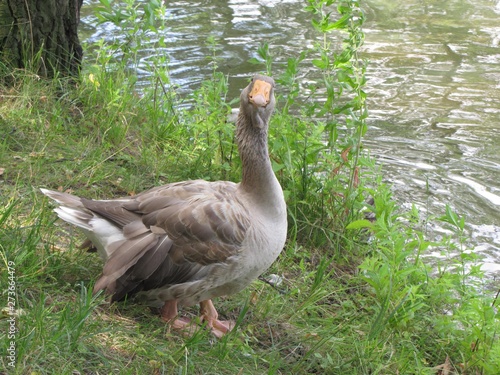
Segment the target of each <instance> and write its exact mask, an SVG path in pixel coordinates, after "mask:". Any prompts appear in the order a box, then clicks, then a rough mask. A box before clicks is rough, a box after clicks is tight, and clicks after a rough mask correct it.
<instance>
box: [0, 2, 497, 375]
mask: <svg viewBox="0 0 500 375" xmlns="http://www.w3.org/2000/svg"><path fill="white" fill-rule="evenodd" d="M129 3H130V4H133V2H129ZM152 3H153V2H152ZM322 3H323V2H321V1H320V2H311V6H310V8H309V9H308V10H309V11H310V12H311V18H312V19H314V20H315V22H314V23H313V25H315V28H316V30H317V32H318V35H319V36H323V35H329V33H332V32H333V33H339V35H343V37H344V46H343V50H340V51H336V50H335V51H334V50H332V49H331V47H330V46H329V45H328V44H327V43H326V42H325V41H326V40H327V38H319V40H322V41H321V42H320V43H319V44H318V45H317V46H316V47H315V48H314V49H312V50H311V51H308V52H307V55H306V54H304V55H302V56H298V57H295V58H291V59H290V60H289V62H288V65H287V67H286V68H285V69H283V71H279V72H273V75H274V76H275V78H276V79H277V81H278V88H277V92H278V94H279V98H278V109H277V111H276V113H275V115H274V117H273V121H272V124H271V129H270V153H271V158H272V161H273V167H274V169H275V171H276V174H277V176H278V178H279V180H280V182H281V183H282V186H283V188H284V190H285V194H286V197H287V204H288V210H289V222H290V227H289V239H288V241H287V244H286V247H285V249H284V250H283V253H282V255H281V256H280V258H279V260H278V261H277V262H276V263H275V264H274V265H273V266H272V268H271V269H270V270H269V271H268V272H267V273H266V274H265V275H263V278H264V279H266V278H269V276H270V275H272V274H275V275H279V276H280V277H281V278H282V280H283V282H282V283H281V284H280V285H279V286H274V287H273V286H271V285H269V284H268V283H266V282H265V281H264V280H257V281H255V282H254V283H253V284H252V285H251V287H249V288H247V289H246V290H245V291H243V292H241V293H239V294H238V295H235V296H231V297H228V298H224V299H219V300H218V301H217V302H216V303H217V307H218V310H219V312H220V314H221V315H222V316H223V318H230V319H234V320H237V321H238V326H237V328H236V329H235V330H234V331H233V332H231V333H230V334H229V335H227V336H225V337H224V338H222V339H220V340H216V339H214V338H213V337H212V336H210V334H209V333H208V332H207V331H205V330H201V331H200V332H198V333H197V334H195V335H193V336H192V337H189V338H186V337H182V336H181V335H179V334H178V333H176V332H170V331H169V330H168V327H166V326H165V324H164V322H162V321H161V319H160V318H159V316H158V315H157V314H155V313H154V312H152V311H150V310H149V309H148V308H146V307H143V306H137V305H132V304H127V303H117V304H109V303H108V302H107V301H106V299H105V298H104V297H103V296H102V295H97V296H93V295H92V293H91V291H92V287H93V283H94V282H95V280H96V278H97V277H98V275H99V273H100V270H101V267H102V263H101V261H100V259H99V258H98V257H97V255H95V254H91V253H86V252H84V251H82V250H80V249H79V248H78V246H79V244H80V243H81V241H82V240H83V236H82V235H81V233H79V232H78V231H77V230H76V229H75V228H73V227H70V226H69V225H66V224H64V223H62V222H61V221H59V220H56V215H55V214H54V213H53V212H52V206H50V204H49V202H48V201H47V200H46V199H45V198H43V197H42V195H41V194H40V192H39V190H38V189H39V188H40V187H47V188H51V189H59V190H62V191H71V192H74V193H75V194H77V195H80V196H85V197H88V198H106V197H114V196H120V195H129V194H133V193H136V192H140V191H142V190H144V189H147V188H150V187H153V186H156V185H159V184H164V183H168V182H173V181H179V180H185V179H195V178H204V179H209V180H218V179H227V180H233V181H238V180H239V176H240V162H239V158H238V155H237V151H236V147H235V145H234V140H233V129H234V125H233V124H232V123H231V122H229V121H228V120H227V118H228V115H229V113H230V109H231V107H232V106H233V107H234V106H235V104H234V103H233V102H231V100H233V99H234V98H228V97H227V86H228V82H227V79H228V78H227V77H226V76H224V75H223V74H221V73H219V71H218V69H217V66H216V63H217V58H216V57H217V54H216V44H215V43H214V42H213V41H211V43H212V46H213V48H214V51H215V52H214V58H213V61H212V63H213V66H214V73H213V76H212V77H211V78H210V79H207V80H206V81H205V82H203V83H201V84H200V87H199V89H198V90H197V91H196V92H194V93H193V94H192V95H191V96H190V97H189V98H188V99H189V101H190V102H191V103H193V105H192V107H191V108H185V107H180V106H179V105H178V104H179V100H180V99H179V98H178V96H177V94H176V92H175V88H174V87H173V85H171V84H170V81H169V77H168V65H166V64H165V63H164V61H157V62H156V63H157V65H156V66H155V67H154V69H152V71H151V84H150V86H149V87H147V88H145V89H144V90H143V91H141V92H137V91H136V90H135V85H134V82H135V81H136V77H134V73H133V72H130V71H129V70H127V69H126V68H125V64H127V61H126V59H123V61H124V62H125V63H124V65H121V66H120V64H118V65H117V63H116V61H114V60H113V57H112V56H113V52H116V51H117V50H118V49H120V53H123V54H124V56H129V58H130V59H133V56H135V55H136V52H137V51H133V50H125V49H124V46H123V45H116V46H113V45H111V46H104V45H100V49H98V50H96V51H97V52H94V53H92V52H91V51H92V50H93V48H94V47H96V46H89V47H88V55H90V56H92V57H91V58H90V57H89V58H88V60H87V62H86V65H85V66H84V67H83V70H82V74H81V77H80V80H79V81H78V83H77V84H76V86H75V85H73V84H70V83H68V82H67V81H66V80H65V79H54V80H52V81H46V80H44V79H41V78H40V77H38V76H36V75H34V74H31V73H29V72H24V71H11V70H8V69H4V70H2V74H3V75H4V76H5V75H8V76H9V78H10V79H9V81H10V82H12V83H13V84H12V85H10V86H1V87H0V267H1V269H2V272H1V276H0V277H1V279H0V283H1V288H0V291H1V293H2V300H1V301H2V304H1V307H2V308H5V309H4V310H2V311H3V313H2V319H0V332H1V333H2V342H1V346H0V348H1V352H0V356H1V357H0V372H2V371H6V372H7V373H13V374H54V373H58V374H98V373H99V374H104V373H105V374H109V373H116V374H316V373H317V374H446V373H448V374H450V373H456V374H497V373H498V368H500V344H499V343H498V340H497V332H498V330H499V329H500V321H499V316H498V311H497V304H498V301H497V300H496V297H495V292H494V291H491V290H489V289H488V288H487V287H486V286H485V285H486V284H487V280H486V278H485V277H484V276H483V274H482V272H481V269H480V267H479V265H478V259H476V258H475V256H474V254H473V252H471V251H470V250H471V249H470V248H469V247H468V245H467V243H468V234H467V233H466V232H465V231H464V219H463V217H461V216H460V215H458V214H456V213H454V212H453V211H452V210H451V209H447V210H446V211H445V212H443V213H442V216H440V217H435V218H433V217H423V218H422V217H420V214H419V213H418V212H417V210H416V209H413V210H410V211H402V210H401V209H400V208H399V207H398V206H397V205H396V204H395V202H394V200H393V197H392V195H391V192H390V187H387V186H385V185H384V184H382V183H381V180H382V177H381V172H380V171H378V170H377V169H376V168H375V167H374V162H373V160H371V159H370V157H369V155H368V153H367V152H366V151H364V150H363V147H362V136H363V135H364V132H365V131H366V122H365V120H366V116H367V109H366V108H365V103H364V98H365V94H364V92H363V86H364V68H365V66H364V63H363V61H362V60H361V59H360V58H359V56H358V49H359V47H360V45H361V44H362V32H361V26H362V21H363V19H362V17H361V15H360V13H358V10H357V7H356V4H355V2H346V4H349V5H350V8H346V9H340V11H341V14H339V15H337V16H333V15H332V16H331V17H332V19H329V18H328V17H329V16H328V15H327V12H324V11H323V10H324V9H323V8H321V6H322ZM130 6H132V5H130ZM131 9H132V10H133V11H134V12H140V11H141V10H140V9H139V8H133V7H132V8H131ZM111 11H113V10H112V9H109V12H111ZM146 11H147V12H153V13H155V14H157V15H161V8H160V7H157V8H155V7H153V8H151V9H149V10H146ZM131 12H132V11H130V12H129V13H127V14H131V15H130V20H131V22H132V20H134V19H135V18H134V14H133V13H131ZM342 12H344V13H342ZM102 17H103V19H106V13H105V9H103V11H102ZM108 18H109V17H108ZM342 20H343V21H342ZM155 25H156V26H155V27H156V28H159V27H160V26H158V25H157V24H155ZM143 27H145V28H147V27H148V25H147V24H146V25H144V26H143ZM129 30H130V33H131V34H130V37H131V38H141V37H144V35H145V34H146V33H142V32H141V30H140V29H135V30H134V29H133V28H131V29H129ZM159 43H161V40H160V42H159ZM135 45H140V44H138V43H136V44H135ZM127 53H128V55H127ZM259 55H260V57H261V59H260V60H259V61H256V62H258V63H260V64H261V65H257V66H256V71H257V70H264V71H266V70H268V71H269V70H271V68H272V50H270V49H269V48H268V47H267V46H266V45H263V46H262V48H261V49H260V50H259ZM304 63H309V64H311V65H313V66H315V67H316V69H318V71H319V72H321V73H322V75H323V77H324V80H323V82H322V83H321V84H322V85H323V86H322V87H314V88H312V87H308V88H307V90H308V95H307V97H308V100H304V99H303V97H302V94H303V93H302V91H303V89H304V86H305V84H304V83H303V82H301V81H300V78H298V77H300V66H301V64H304ZM126 72H128V73H126ZM316 92H318V95H315V93H316ZM319 93H321V95H320V94H319ZM324 93H326V95H327V97H326V101H325V100H324V95H325V94H324ZM322 95H323V96H322ZM180 108H185V109H180ZM370 197H371V198H372V199H373V201H374V204H369V203H367V202H366V201H367V199H368V198H370ZM367 213H371V214H373V215H372V216H371V217H375V218H374V219H372V220H367V219H366V217H367V215H366V214H367ZM433 220H440V221H442V222H444V223H446V224H447V225H448V227H449V233H450V235H449V237H448V238H443V239H440V240H439V241H437V240H435V239H431V238H429V237H427V235H426V232H427V230H426V227H427V225H429V223H431V222H432V221H433ZM430 250H432V251H437V252H440V253H441V254H442V255H443V256H442V258H441V260H438V261H437V263H434V264H433V265H432V267H431V266H429V265H428V264H426V262H425V261H424V259H425V257H424V255H425V254H426V253H427V252H429V251H430ZM457 254H458V256H457ZM452 255H453V256H452ZM191 312H192V313H193V314H195V313H196V310H190V309H185V310H184V311H183V313H184V314H187V315H189V314H190V313H191ZM4 333H5V335H4ZM12 348H13V349H12ZM12 350H13V351H14V352H15V355H14V357H15V358H14V359H13V361H11V358H10V357H11V355H10V354H11V353H12ZM11 363H12V364H14V366H11ZM3 369H5V370H3Z"/></svg>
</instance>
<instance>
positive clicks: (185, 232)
mask: <svg viewBox="0 0 500 375" xmlns="http://www.w3.org/2000/svg"><path fill="white" fill-rule="evenodd" d="M274 106H275V98H274V81H273V79H272V78H270V77H267V76H262V75H255V76H254V77H253V79H252V81H251V82H250V84H249V85H248V86H247V87H246V88H245V89H244V90H243V91H242V93H241V96H240V111H239V114H238V119H237V122H236V140H237V144H238V150H239V154H240V158H241V162H242V180H241V182H240V183H234V182H230V181H216V182H208V181H204V180H192V181H184V182H177V183H171V184H167V185H163V186H159V187H155V188H153V189H150V190H147V191H144V192H142V193H140V194H138V195H135V196H131V197H123V198H118V199H110V200H91V199H85V198H80V197H77V196H74V195H71V194H66V193H61V192H57V191H50V190H46V189H41V190H42V192H43V194H45V195H47V196H48V197H50V198H52V199H53V200H54V201H56V202H57V203H58V204H59V206H58V207H57V208H55V209H54V211H55V212H56V213H57V215H58V216H59V217H60V218H61V219H62V220H64V221H67V222H68V223H71V224H73V225H76V226H77V227H79V228H81V229H82V230H83V232H84V233H85V235H86V237H87V239H88V240H90V241H91V242H92V244H93V246H94V247H95V248H96V249H97V251H98V252H99V254H100V255H101V257H102V258H103V260H104V268H103V271H102V275H101V276H100V277H99V279H98V280H97V282H96V284H95V287H94V292H97V291H99V290H105V292H106V293H107V294H109V295H111V300H112V301H120V300H122V299H124V298H125V297H127V298H130V297H133V298H136V299H137V300H139V301H142V302H143V303H146V304H148V305H150V306H154V307H160V308H161V310H160V311H161V316H162V318H163V320H165V321H166V322H168V323H169V324H171V326H172V327H173V328H176V329H191V328H192V327H193V326H192V325H191V323H190V322H189V320H187V319H185V318H179V317H178V310H177V309H178V306H191V305H194V304H197V303H199V304H200V320H201V321H203V322H206V324H207V326H208V327H210V329H211V330H212V332H213V333H214V334H215V335H216V336H218V337H221V336H222V335H224V334H225V333H227V332H228V331H230V330H231V329H232V327H233V326H234V323H233V322H231V321H220V320H218V314H217V311H216V310H215V308H214V305H213V303H212V301H211V300H212V299H213V298H215V297H220V296H223V295H230V294H233V293H236V292H239V291H240V290H242V289H243V288H245V287H246V286H247V285H249V284H250V283H251V282H252V280H254V279H256V278H257V277H258V276H259V275H261V274H262V273H263V272H264V271H265V270H266V269H267V268H268V267H269V266H270V265H271V264H272V263H273V262H274V261H275V260H276V258H277V257H278V255H279V254H280V252H281V250H282V249H283V246H284V243H285V239H286V232H287V216H286V205H285V200H284V197H283V191H282V189H281V186H280V184H279V182H278V180H277V179H276V176H275V175H274V172H273V170H272V168H271V162H270V160H269V154H268V149H267V147H268V146H267V132H268V124H269V119H270V117H271V114H272V112H273V110H274Z"/></svg>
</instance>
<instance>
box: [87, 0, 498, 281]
mask: <svg viewBox="0 0 500 375" xmlns="http://www.w3.org/2000/svg"><path fill="white" fill-rule="evenodd" d="M167 4H168V5H167V6H168V13H167V15H168V29H167V31H166V40H167V47H166V49H165V53H166V54H167V55H168V57H169V59H170V64H169V66H170V68H171V76H172V78H173V80H174V82H175V83H176V84H178V85H179V86H180V87H181V88H182V89H181V93H182V92H189V91H191V90H193V89H194V88H196V87H198V86H199V82H200V81H201V80H203V79H205V78H207V77H209V76H210V74H211V69H212V68H211V67H210V66H209V65H208V64H207V58H206V57H207V56H210V55H211V51H210V48H209V47H208V46H207V44H206V38H207V36H208V35H213V36H214V37H215V39H216V40H217V42H218V46H219V47H220V50H219V53H218V55H219V57H220V58H221V61H220V64H219V70H220V71H223V72H224V73H227V74H229V75H230V76H231V79H230V93H229V95H230V97H236V96H238V95H239V90H240V88H241V87H243V86H244V85H245V82H246V81H245V79H246V78H247V77H248V76H250V75H252V74H253V73H254V72H255V71H258V70H262V69H263V66H257V67H256V66H254V65H251V64H249V63H248V60H249V59H250V58H252V57H256V51H257V48H258V46H259V45H260V44H261V43H262V42H264V41H266V42H268V43H269V45H270V48H271V52H272V53H273V55H274V56H275V57H274V62H273V72H274V74H275V75H278V74H279V73H280V72H281V71H283V70H284V66H285V64H286V60H287V59H288V58H289V57H295V56H297V55H298V53H299V52H300V51H303V50H305V49H306V48H307V47H308V46H311V44H312V43H313V42H314V40H315V38H317V35H315V33H314V32H313V30H312V28H311V27H310V18H309V15H308V14H307V13H305V12H304V11H303V10H302V8H303V6H304V5H305V4H304V2H303V1H298V0H281V1H280V0H260V1H259V0H253V1H251V0H247V1H244V0H226V1H216V0H214V1H167ZM95 5H96V1H93V0H92V1H91V0H89V1H88V2H87V3H86V4H85V5H84V8H83V10H82V24H81V27H80V30H81V32H82V34H83V35H84V37H85V38H88V39H89V40H94V39H98V38H108V39H112V38H120V37H121V33H122V31H121V30H120V29H118V28H116V27H115V26H111V25H107V24H105V25H101V26H99V27H97V28H96V27H95V26H94V25H95V17H94V16H93V15H92V9H93V7H94V6H95ZM363 8H364V10H365V13H366V15H367V22H366V24H365V28H364V29H365V33H366V41H365V45H364V57H367V58H368V59H369V60H370V64H369V69H368V72H367V76H368V78H369V81H368V87H367V92H368V93H369V104H368V107H369V110H370V118H369V125H370V130H369V131H368V133H367V135H366V138H365V141H364V143H365V145H366V146H367V148H368V149H369V150H370V152H371V154H372V155H373V156H374V157H375V158H376V159H377V160H378V161H379V163H381V164H382V165H383V171H384V176H385V179H386V180H387V181H388V182H389V183H391V184H392V185H393V186H394V192H395V194H394V195H395V198H396V199H397V200H398V201H399V202H401V204H402V205H403V206H410V205H411V204H412V203H415V204H416V205H417V206H418V207H419V208H420V209H421V210H422V211H423V212H424V214H425V213H428V214H431V215H432V214H442V213H444V207H445V205H446V204H449V205H450V206H452V207H453V208H454V209H455V210H456V211H457V212H458V213H461V214H465V215H466V219H467V223H468V224H467V229H468V230H469V231H470V234H471V236H472V244H471V245H473V246H474V247H475V251H476V252H477V253H480V254H481V255H482V256H483V257H484V269H485V270H487V271H489V272H492V277H493V275H494V274H500V156H499V155H500V132H499V131H498V129H499V128H500V22H499V18H500V0H494V1H492V0H469V1H467V0H449V1H435V2H422V1H419V0H418V1H417V0H409V1H404V2H403V1H397V0H368V1H367V2H366V3H365V4H364V5H363ZM145 52H147V51H145ZM147 60H148V54H147V53H145V57H144V58H143V63H144V64H146V63H147ZM303 74H304V75H305V78H307V79H314V77H310V75H309V73H308V71H307V70H304V72H303ZM144 82H147V81H146V80H144ZM433 230H434V231H435V232H437V233H439V232H443V233H445V232H446V230H445V229H444V228H440V227H435V228H433Z"/></svg>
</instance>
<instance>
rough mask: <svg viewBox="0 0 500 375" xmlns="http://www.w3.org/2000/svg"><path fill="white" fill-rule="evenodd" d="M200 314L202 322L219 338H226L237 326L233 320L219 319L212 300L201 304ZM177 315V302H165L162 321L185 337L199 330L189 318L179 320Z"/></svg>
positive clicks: (162, 309)
mask: <svg viewBox="0 0 500 375" xmlns="http://www.w3.org/2000/svg"><path fill="white" fill-rule="evenodd" d="M200 313H201V316H200V320H201V321H202V322H207V326H208V327H209V328H210V330H211V332H212V333H213V334H214V335H215V336H216V337H218V338H221V337H222V336H224V335H225V334H226V333H228V332H229V331H231V330H232V329H233V328H234V326H235V323H234V321H232V320H218V319H217V318H218V316H219V314H218V313H217V310H215V307H214V305H213V303H212V301H211V300H206V301H202V302H200ZM177 314H178V312H177V300H171V301H165V304H164V305H163V307H162V308H161V317H162V319H163V320H164V321H166V322H167V323H169V324H170V326H171V327H172V328H173V329H175V330H178V331H181V332H182V334H183V335H184V336H192V335H193V334H194V333H195V332H196V331H197V330H198V326H196V325H195V324H194V323H193V322H191V321H190V320H189V319H187V318H177Z"/></svg>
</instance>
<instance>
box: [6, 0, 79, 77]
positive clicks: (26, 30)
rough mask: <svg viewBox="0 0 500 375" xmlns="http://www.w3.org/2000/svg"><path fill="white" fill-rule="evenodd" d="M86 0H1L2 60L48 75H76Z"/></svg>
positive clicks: (8, 63) (9, 64)
mask: <svg viewBox="0 0 500 375" xmlns="http://www.w3.org/2000/svg"><path fill="white" fill-rule="evenodd" d="M82 2H83V0H0V64H2V65H4V66H5V67H7V68H21V69H28V70H31V71H34V72H36V73H38V74H40V75H43V76H46V77H53V76H54V75H56V74H63V75H75V74H77V72H78V69H79V67H80V63H81V60H82V54H83V51H82V47H81V45H80V41H79V39H78V33H77V28H78V23H79V22H80V8H81V6H82Z"/></svg>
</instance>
